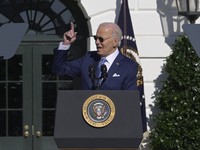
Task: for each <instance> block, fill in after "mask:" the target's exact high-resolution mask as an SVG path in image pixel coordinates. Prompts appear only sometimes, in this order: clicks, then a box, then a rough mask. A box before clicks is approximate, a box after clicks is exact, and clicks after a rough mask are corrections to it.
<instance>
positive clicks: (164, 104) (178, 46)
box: [150, 35, 200, 150]
mask: <svg viewBox="0 0 200 150" xmlns="http://www.w3.org/2000/svg"><path fill="white" fill-rule="evenodd" d="M199 44H200V41H199ZM172 48H173V52H172V54H171V55H170V56H169V57H167V59H166V65H165V66H164V70H165V72H166V73H167V74H168V77H167V79H166V81H163V82H161V83H162V88H161V89H160V91H159V93H158V95H157V96H156V100H155V102H156V107H157V108H158V109H159V113H158V114H157V115H154V116H153V119H154V122H155V123H156V126H155V127H154V128H153V129H152V132H151V133H150V139H151V142H150V147H151V148H152V149H154V150H200V58H199V57H198V56H197V54H196V52H195V51H194V49H193V47H192V45H191V44H190V42H189V40H188V38H187V37H186V36H185V35H182V36H179V39H178V40H176V41H175V44H173V45H172Z"/></svg>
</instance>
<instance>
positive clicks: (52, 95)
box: [42, 83, 57, 108]
mask: <svg viewBox="0 0 200 150" xmlns="http://www.w3.org/2000/svg"><path fill="white" fill-rule="evenodd" d="M42 93H43V94H42V99H43V101H42V102H43V103H42V107H43V108H55V104H56V98H57V88H56V83H43V84H42Z"/></svg>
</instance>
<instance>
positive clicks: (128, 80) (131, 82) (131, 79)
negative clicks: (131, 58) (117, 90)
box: [123, 62, 138, 90]
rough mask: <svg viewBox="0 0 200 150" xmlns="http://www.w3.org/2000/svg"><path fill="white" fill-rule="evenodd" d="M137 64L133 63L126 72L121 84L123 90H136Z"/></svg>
mask: <svg viewBox="0 0 200 150" xmlns="http://www.w3.org/2000/svg"><path fill="white" fill-rule="evenodd" d="M137 72H138V64H137V63H136V62H135V63H133V64H132V65H131V66H130V67H129V68H128V70H127V73H126V77H125V79H124V83H123V90H137Z"/></svg>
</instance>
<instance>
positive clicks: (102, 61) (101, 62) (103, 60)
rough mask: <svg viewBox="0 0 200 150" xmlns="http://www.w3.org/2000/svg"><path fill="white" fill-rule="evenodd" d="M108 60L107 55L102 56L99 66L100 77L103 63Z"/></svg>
mask: <svg viewBox="0 0 200 150" xmlns="http://www.w3.org/2000/svg"><path fill="white" fill-rule="evenodd" d="M106 61H107V59H106V58H105V57H103V58H101V61H100V62H99V66H98V73H97V74H98V76H97V77H98V78H99V77H101V65H103V64H104V63H105V62H106Z"/></svg>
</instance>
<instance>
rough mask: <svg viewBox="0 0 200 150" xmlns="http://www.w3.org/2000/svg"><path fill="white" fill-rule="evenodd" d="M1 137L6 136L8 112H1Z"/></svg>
mask: <svg viewBox="0 0 200 150" xmlns="http://www.w3.org/2000/svg"><path fill="white" fill-rule="evenodd" d="M0 136H6V112H5V111H0Z"/></svg>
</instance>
